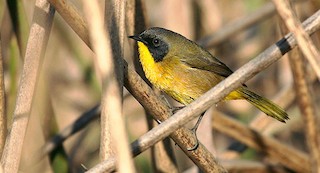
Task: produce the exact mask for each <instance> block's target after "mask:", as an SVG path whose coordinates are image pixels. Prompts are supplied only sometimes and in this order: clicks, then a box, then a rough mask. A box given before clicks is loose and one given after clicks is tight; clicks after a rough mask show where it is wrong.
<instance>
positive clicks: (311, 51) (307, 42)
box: [273, 0, 320, 80]
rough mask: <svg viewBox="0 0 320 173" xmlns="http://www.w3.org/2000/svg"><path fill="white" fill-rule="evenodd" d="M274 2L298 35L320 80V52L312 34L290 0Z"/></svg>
mask: <svg viewBox="0 0 320 173" xmlns="http://www.w3.org/2000/svg"><path fill="white" fill-rule="evenodd" d="M273 3H274V4H275V5H276V8H277V11H278V13H279V15H280V16H281V18H282V20H283V21H284V22H285V24H286V26H287V27H288V29H289V31H291V32H292V33H293V34H294V36H295V37H296V39H297V42H298V45H299V48H300V49H301V51H302V53H303V54H304V56H305V57H306V58H307V60H308V61H309V63H310V65H311V67H312V68H313V70H314V71H315V72H316V74H317V76H318V79H319V80H320V54H319V52H318V50H317V48H316V47H315V46H314V44H313V43H312V40H311V39H310V36H309V35H308V34H307V33H306V32H305V31H304V30H303V27H302V25H301V23H300V21H299V19H298V18H297V17H296V16H295V15H294V13H293V10H292V8H291V6H290V3H289V0H273Z"/></svg>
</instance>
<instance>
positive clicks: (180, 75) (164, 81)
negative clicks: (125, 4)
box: [138, 42, 220, 104]
mask: <svg viewBox="0 0 320 173" xmlns="http://www.w3.org/2000/svg"><path fill="white" fill-rule="evenodd" d="M138 47H139V54H140V62H141V64H142V67H143V70H144V72H145V75H146V77H147V78H148V80H149V81H150V82H151V83H152V84H153V85H154V86H156V87H157V88H159V89H160V90H162V91H164V92H166V93H167V94H168V95H170V96H171V97H173V98H174V99H175V100H177V101H179V102H180V103H182V104H189V103H191V102H192V101H193V100H194V99H196V98H198V97H199V96H201V95H202V94H204V93H205V92H206V91H208V90H209V89H210V88H211V87H213V86H214V85H216V84H217V83H218V82H219V81H220V79H217V78H216V75H214V74H213V73H211V72H208V71H204V70H199V69H194V68H190V67H189V66H187V65H185V64H184V63H181V62H180V59H179V57H178V56H170V57H167V58H164V59H163V60H162V61H160V62H155V61H154V59H153V57H152V55H151V53H150V52H149V49H148V48H147V46H145V45H144V44H143V43H142V42H138Z"/></svg>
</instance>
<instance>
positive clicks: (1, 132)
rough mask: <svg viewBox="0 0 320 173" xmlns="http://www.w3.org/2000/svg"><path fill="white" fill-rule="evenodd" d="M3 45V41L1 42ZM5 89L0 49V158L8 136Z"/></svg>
mask: <svg viewBox="0 0 320 173" xmlns="http://www.w3.org/2000/svg"><path fill="white" fill-rule="evenodd" d="M0 45H1V40H0ZM5 100H6V99H5V87H4V71H3V58H2V51H1V47H0V156H1V155H2V153H3V149H4V144H5V142H6V135H7V116H6V107H5Z"/></svg>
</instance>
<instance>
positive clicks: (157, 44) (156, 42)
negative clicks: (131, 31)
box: [152, 38, 160, 47]
mask: <svg viewBox="0 0 320 173" xmlns="http://www.w3.org/2000/svg"><path fill="white" fill-rule="evenodd" d="M152 43H153V45H154V46H155V47H158V46H159V44H160V41H159V39H157V38H155V39H153V40H152Z"/></svg>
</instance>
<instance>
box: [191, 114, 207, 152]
mask: <svg viewBox="0 0 320 173" xmlns="http://www.w3.org/2000/svg"><path fill="white" fill-rule="evenodd" d="M204 113H205V112H203V113H202V114H201V115H200V116H199V118H198V120H197V123H196V124H195V125H194V126H193V128H192V129H191V131H192V133H193V135H194V137H195V138H196V144H195V145H194V146H193V147H191V148H187V150H188V151H193V150H196V149H197V148H198V147H199V140H198V137H197V129H198V127H199V125H200V122H201V120H202V117H203V116H204Z"/></svg>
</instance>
